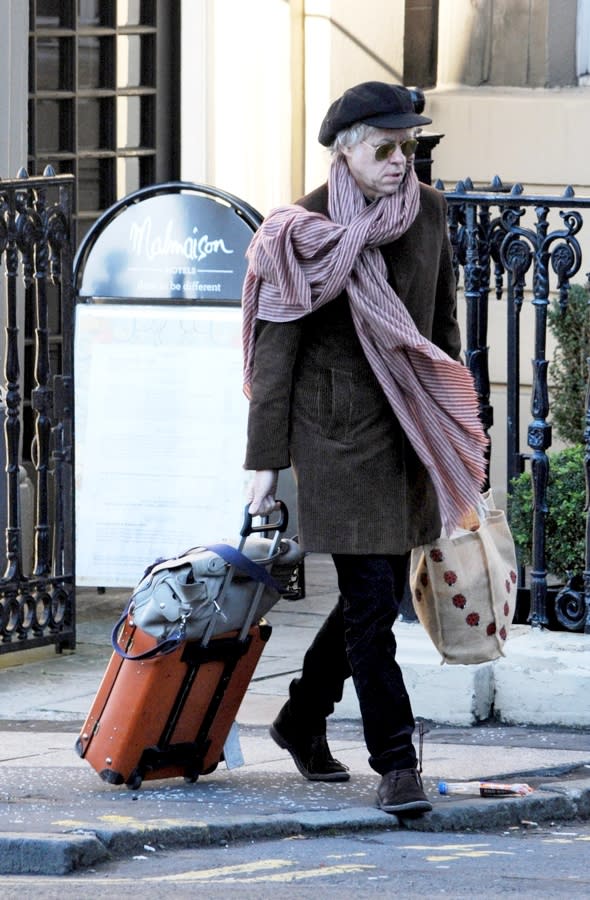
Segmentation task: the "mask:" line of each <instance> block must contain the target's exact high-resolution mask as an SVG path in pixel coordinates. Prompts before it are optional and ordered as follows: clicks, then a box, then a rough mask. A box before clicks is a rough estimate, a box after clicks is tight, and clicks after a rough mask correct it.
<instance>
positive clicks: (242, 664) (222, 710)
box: [76, 505, 301, 788]
mask: <svg viewBox="0 0 590 900" xmlns="http://www.w3.org/2000/svg"><path fill="white" fill-rule="evenodd" d="M287 521H288V516H287V512H286V508H285V507H284V505H282V508H281V518H280V521H279V523H277V524H276V525H273V524H269V523H265V524H263V525H260V526H252V524H251V519H249V517H248V516H246V522H247V524H246V523H245V525H244V527H243V529H242V532H241V533H242V537H243V539H244V538H245V535H246V534H249V533H251V532H253V531H265V532H268V531H271V530H275V529H276V533H275V539H274V540H273V541H269V544H270V551H269V558H270V557H271V556H272V557H273V558H276V554H274V551H275V550H276V548H277V546H278V543H279V538H280V536H281V534H282V533H283V532H284V530H285V528H286V522H287ZM243 543H244V541H243V540H242V542H241V543H240V548H242V547H243ZM281 543H288V544H293V542H281ZM217 546H218V545H216V547H217ZM293 558H294V557H293V556H292V555H291V559H293ZM297 558H298V559H299V561H300V560H301V554H298V557H297ZM291 568H292V571H293V570H294V569H296V564H295V565H294V566H293V565H292V566H291ZM235 574H236V567H235V565H233V564H230V566H229V570H228V571H227V574H226V575H225V581H226V582H227V581H228V580H231V579H232V578H234V577H235ZM272 574H274V571H273V568H272V567H271V575H272ZM282 574H283V575H284V574H285V573H284V567H283V572H282ZM283 583H284V582H283ZM263 588H264V584H262V583H261V584H260V585H259V586H258V589H257V590H256V591H255V593H254V599H253V600H252V604H251V606H250V609H247V610H245V612H244V623H243V626H242V628H241V629H240V630H235V631H231V632H226V633H224V634H214V635H213V636H211V638H210V639H208V637H206V638H205V639H201V640H188V641H187V640H183V641H181V642H180V643H177V644H176V645H175V646H174V649H170V647H168V646H167V649H166V651H165V652H164V653H160V652H158V647H159V646H164V644H166V645H167V642H165V641H164V642H163V641H158V639H157V638H156V637H154V636H152V635H150V634H147V633H146V632H145V631H144V630H143V629H141V628H139V627H138V626H137V625H136V624H135V623H134V620H133V617H132V614H131V612H128V611H126V614H125V615H124V617H123V618H122V620H121V622H122V625H121V622H120V623H118V625H117V626H116V629H115V632H116V637H115V638H114V640H115V648H116V649H115V652H114V653H113V655H112V657H111V659H110V662H109V664H108V667H107V670H106V672H105V674H104V676H103V679H102V682H101V684H100V686H99V689H98V692H97V695H96V697H95V699H94V702H93V704H92V708H91V710H90V712H89V714H88V716H87V718H86V721H85V723H84V726H83V728H82V731H81V733H80V735H79V737H78V740H77V742H76V750H77V752H78V755H79V756H81V757H83V758H84V759H86V760H87V761H88V762H89V763H90V765H91V766H92V767H93V768H94V769H95V770H96V771H97V772H98V774H99V775H100V776H101V778H102V779H103V780H104V781H107V782H109V783H110V784H126V785H127V786H128V787H130V788H138V787H139V786H140V785H141V783H142V781H143V780H144V779H160V778H174V777H178V776H181V777H182V776H184V777H185V778H186V779H187V780H190V781H195V780H196V779H197V778H198V777H199V775H203V774H207V773H208V772H212V771H213V770H214V769H215V768H216V767H217V765H218V763H219V762H220V760H222V759H223V758H224V745H225V743H226V740H227V738H228V735H229V733H230V729H231V727H232V724H233V723H234V721H235V718H236V714H237V712H238V709H239V707H240V704H241V702H242V699H243V697H244V694H245V693H246V690H247V688H248V685H249V683H250V680H251V678H252V675H253V673H254V670H255V668H256V665H257V663H258V660H259V659H260V655H261V653H262V651H263V649H264V646H265V644H266V642H267V641H268V639H269V637H270V634H271V627H270V625H269V624H268V623H267V622H266V621H265V620H264V619H261V620H259V621H257V622H254V623H253V624H252V623H251V619H252V616H253V614H255V613H256V609H257V603H258V600H257V598H258V597H259V595H260V593H261V591H262V590H263ZM277 599H278V597H277ZM220 604H221V606H222V607H223V601H222V600H220ZM115 632H114V635H115Z"/></svg>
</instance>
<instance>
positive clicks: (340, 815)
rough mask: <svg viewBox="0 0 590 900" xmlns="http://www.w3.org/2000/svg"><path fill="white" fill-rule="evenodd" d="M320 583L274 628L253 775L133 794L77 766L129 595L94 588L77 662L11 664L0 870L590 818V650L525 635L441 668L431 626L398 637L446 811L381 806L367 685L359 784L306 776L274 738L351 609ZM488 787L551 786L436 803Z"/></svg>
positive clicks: (430, 784)
mask: <svg viewBox="0 0 590 900" xmlns="http://www.w3.org/2000/svg"><path fill="white" fill-rule="evenodd" d="M306 584H307V597H306V599H305V600H302V601H297V602H289V601H284V600H283V601H281V602H280V603H279V604H278V605H277V606H276V607H275V608H274V609H273V610H272V612H271V613H270V614H269V617H268V618H269V620H270V621H271V623H272V625H273V633H272V636H271V639H270V641H269V643H268V645H267V647H266V648H265V650H264V653H263V655H262V658H261V662H260V664H259V666H258V668H257V670H256V673H255V675H254V679H253V681H252V682H251V685H250V688H249V690H248V693H247V695H246V698H245V700H244V702H243V704H242V707H241V709H240V713H239V716H238V722H239V730H240V739H241V748H242V753H243V757H244V765H243V766H241V767H239V768H234V769H231V770H228V769H227V768H226V766H225V764H224V763H222V764H221V765H220V766H219V767H218V768H217V770H216V771H215V772H213V773H212V774H211V775H208V776H203V777H201V778H200V779H199V780H198V781H197V782H196V783H194V784H187V783H185V782H184V781H183V780H182V779H174V780H170V781H153V782H149V781H146V782H144V784H143V785H142V787H141V788H140V789H139V790H138V791H130V790H128V789H127V788H126V787H115V786H112V785H108V784H106V783H104V782H102V781H101V779H100V778H99V777H98V775H97V774H96V773H95V772H94V771H93V770H92V769H91V768H90V766H89V765H88V764H87V763H86V762H85V761H84V760H81V759H79V758H78V756H77V755H76V753H75V750H74V744H75V740H76V737H77V735H78V732H79V729H80V727H81V725H82V722H83V720H84V718H85V716H86V713H87V712H88V709H89V707H90V705H91V703H92V700H93V697H94V695H95V693H96V689H97V687H98V684H99V682H100V679H101V677H102V674H103V672H104V669H105V667H106V664H107V662H108V658H109V656H110V630H111V627H112V625H113V623H114V622H115V620H116V618H117V616H118V614H119V613H120V611H121V609H122V608H123V606H124V604H125V601H126V597H127V592H126V591H107V593H106V594H104V595H102V594H98V593H97V592H96V591H93V590H90V589H83V590H80V592H79V597H78V646H77V649H76V652H75V653H64V654H62V655H61V656H57V655H55V654H54V653H53V650H50V651H46V650H43V651H27V652H24V653H18V654H16V653H15V654H9V658H2V657H0V665H1V666H2V668H0V696H1V698H2V702H1V708H0V731H1V738H0V747H1V749H0V772H1V782H0V784H1V787H0V873H5V874H17V873H30V874H33V873H37V874H63V873H67V872H70V871H72V870H74V869H76V868H80V867H84V866H89V865H96V864H97V863H100V862H101V861H104V860H107V859H109V858H110V857H111V856H122V855H132V854H138V853H139V854H141V853H145V852H151V851H152V850H155V851H157V850H158V849H167V850H169V849H172V848H174V847H181V846H189V845H190V846H195V845H203V846H205V845H208V844H211V843H218V842H220V841H222V842H228V841H238V840H253V839H257V838H260V839H262V838H270V837H277V836H283V835H294V834H303V833H307V834H309V833H321V832H333V831H335V830H353V831H358V830H362V829H366V830H378V829H392V828H399V827H405V828H411V829H413V830H420V831H444V830H449V831H458V830H461V831H463V830H466V829H469V830H485V829H498V828H502V829H505V828H510V827H528V828H531V827H535V826H536V825H537V824H540V823H542V822H548V821H551V822H556V823H557V822H565V821H570V820H573V819H576V818H588V817H590V738H589V737H588V735H587V726H588V724H589V723H590V703H589V702H588V696H590V693H589V688H590V653H588V650H589V649H590V638H588V637H585V636H583V635H572V634H561V633H559V634H558V633H551V632H545V633H541V634H536V633H535V634H532V633H531V631H530V629H528V628H526V627H524V626H520V627H518V628H515V629H514V632H513V635H512V636H511V638H510V640H509V641H508V644H507V651H506V657H505V658H504V659H502V660H499V661H497V662H495V663H490V664H486V665H483V666H470V667H465V666H440V662H439V656H438V654H437V652H436V651H435V650H434V648H433V647H432V646H431V644H430V642H429V639H428V638H427V637H426V635H425V634H424V632H423V631H422V629H421V626H419V625H417V624H409V623H403V622H400V623H399V624H398V625H396V635H397V640H398V645H399V658H400V661H401V664H402V668H403V670H404V674H405V676H406V681H407V685H408V689H409V691H410V694H411V696H412V702H413V706H414V710H415V713H416V715H417V716H419V717H420V718H421V719H423V720H425V721H426V725H427V727H428V729H429V730H428V732H427V733H426V735H425V739H424V759H423V765H424V781H425V787H426V790H427V792H428V794H429V796H430V797H431V799H432V800H433V803H434V810H433V812H432V813H429V814H428V815H426V816H424V817H423V818H421V819H417V820H407V821H398V819H397V818H396V817H395V816H390V815H387V814H386V813H383V812H381V811H379V810H377V809H376V808H375V787H376V784H377V780H378V776H376V775H375V773H374V772H372V771H371V769H370V768H369V766H368V764H367V753H366V749H365V746H364V741H363V736H362V729H361V726H360V719H359V712H358V705H357V702H356V697H355V695H354V691H353V689H352V686H351V685H350V686H348V685H347V690H346V693H345V696H344V698H343V701H342V703H341V704H339V707H338V710H337V712H336V713H335V715H334V716H333V721H332V722H331V723H330V730H329V738H330V745H331V748H332V750H333V752H334V753H335V755H336V756H337V757H338V758H339V759H341V760H342V761H343V762H345V763H346V764H347V765H349V766H350V769H351V775H352V777H351V780H350V782H347V783H342V784H331V785H330V784H322V783H315V784H312V783H310V782H307V781H306V780H305V779H303V778H302V777H301V776H300V775H299V774H298V773H297V771H296V769H295V767H294V765H293V763H292V761H291V758H290V757H289V756H288V754H286V753H285V752H284V751H282V750H280V749H279V748H278V747H277V746H276V745H275V744H274V743H273V741H272V740H271V739H270V737H269V736H268V731H267V729H268V725H269V723H270V722H271V721H272V719H273V718H274V716H275V715H276V713H277V712H278V710H279V708H280V706H281V705H282V703H283V702H284V699H285V697H286V694H287V687H288V684H289V681H290V680H291V678H292V677H293V675H294V673H296V672H297V670H298V668H299V666H300V664H301V659H302V656H303V653H304V651H305V649H306V647H307V645H308V643H309V641H310V640H311V638H312V636H313V634H314V633H315V631H316V630H317V628H318V627H319V625H320V623H321V621H322V619H323V617H324V616H325V615H326V613H327V611H328V610H329V609H330V607H331V605H332V604H333V602H334V600H335V596H336V585H335V578H334V573H333V569H332V564H331V561H330V560H329V559H328V558H326V557H321V556H318V557H308V559H307V561H306ZM17 657H18V658H17ZM8 663H10V665H7V664H8ZM492 714H495V717H494V718H493V719H490V716H491V715H492ZM471 779H473V780H483V779H487V780H502V781H506V780H511V781H522V780H525V781H527V782H528V783H529V784H530V785H531V786H532V787H534V788H535V790H534V792H533V793H532V794H530V795H529V796H527V797H522V798H508V799H487V798H486V799H481V798H479V797H472V798H464V797H459V796H455V797H453V796H451V797H441V796H439V795H438V793H437V788H436V786H437V782H438V781H439V780H447V781H453V780H471ZM146 848H147V850H146Z"/></svg>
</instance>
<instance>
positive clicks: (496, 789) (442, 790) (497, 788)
mask: <svg viewBox="0 0 590 900" xmlns="http://www.w3.org/2000/svg"><path fill="white" fill-rule="evenodd" d="M532 790H533V788H532V787H530V786H529V785H528V784H523V783H519V784H503V783H500V782H497V781H439V783H438V792H439V794H445V795H446V794H471V795H475V796H477V795H478V794H479V796H480V797H511V796H516V797H524V796H525V795H526V794H530V793H531V792H532Z"/></svg>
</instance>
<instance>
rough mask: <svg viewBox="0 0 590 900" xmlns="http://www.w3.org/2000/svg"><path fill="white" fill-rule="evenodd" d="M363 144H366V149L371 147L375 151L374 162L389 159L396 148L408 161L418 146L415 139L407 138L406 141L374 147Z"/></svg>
mask: <svg viewBox="0 0 590 900" xmlns="http://www.w3.org/2000/svg"><path fill="white" fill-rule="evenodd" d="M362 143H363V144H366V145H367V147H371V148H372V149H373V150H374V151H375V160H376V162H383V161H384V160H386V159H389V157H390V156H391V154H392V153H395V151H396V150H397V148H398V147H399V148H400V150H401V151H402V153H403V154H404V156H405V157H406V159H409V157H410V156H412V154H413V153H415V152H416V147H417V146H418V141H417V140H416V139H415V138H408V140H406V141H401V142H400V141H387V142H386V143H385V144H379V146H378V147H376V146H375V145H374V144H370V143H369V142H368V141H363V142H362Z"/></svg>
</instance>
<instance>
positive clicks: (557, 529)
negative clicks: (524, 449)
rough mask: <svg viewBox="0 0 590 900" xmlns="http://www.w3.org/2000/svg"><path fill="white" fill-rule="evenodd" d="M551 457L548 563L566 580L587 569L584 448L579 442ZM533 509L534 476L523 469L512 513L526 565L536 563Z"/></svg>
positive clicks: (515, 482)
mask: <svg viewBox="0 0 590 900" xmlns="http://www.w3.org/2000/svg"><path fill="white" fill-rule="evenodd" d="M547 456H548V458H549V481H548V485H547V506H548V513H547V516H546V519H545V549H546V566H547V571H548V572H550V573H552V574H553V575H555V576H557V577H559V578H560V579H563V580H565V579H566V577H567V576H568V573H569V574H571V573H573V572H583V571H584V567H585V550H586V512H585V510H584V504H585V499H586V482H585V475H584V447H583V446H582V445H580V444H578V445H577V446H575V447H568V448H567V449H565V450H561V451H558V452H555V453H548V454H547ZM532 509H533V487H532V478H531V474H530V472H523V474H522V475H519V476H518V478H515V479H513V481H512V496H511V497H510V499H509V516H510V527H511V530H512V535H513V537H514V543H515V544H516V546H517V548H518V550H519V555H520V561H521V563H522V564H523V565H525V566H526V565H530V564H531V562H532V543H533V542H532Z"/></svg>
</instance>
